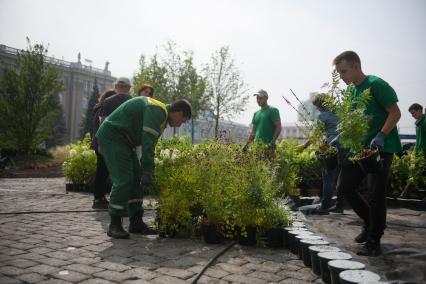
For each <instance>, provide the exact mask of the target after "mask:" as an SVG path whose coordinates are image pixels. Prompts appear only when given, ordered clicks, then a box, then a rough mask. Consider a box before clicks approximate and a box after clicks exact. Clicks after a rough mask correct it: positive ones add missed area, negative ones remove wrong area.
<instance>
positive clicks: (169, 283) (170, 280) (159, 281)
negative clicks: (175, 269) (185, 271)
mask: <svg viewBox="0 0 426 284" xmlns="http://www.w3.org/2000/svg"><path fill="white" fill-rule="evenodd" d="M151 283H155V284H187V283H188V282H186V281H184V280H182V279H179V278H176V277H172V276H160V277H158V278H154V279H152V280H151Z"/></svg>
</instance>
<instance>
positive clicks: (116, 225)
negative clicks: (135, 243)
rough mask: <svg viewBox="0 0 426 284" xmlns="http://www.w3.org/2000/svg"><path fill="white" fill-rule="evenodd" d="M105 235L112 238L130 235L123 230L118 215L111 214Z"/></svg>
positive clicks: (122, 237) (126, 237) (124, 237)
mask: <svg viewBox="0 0 426 284" xmlns="http://www.w3.org/2000/svg"><path fill="white" fill-rule="evenodd" d="M107 235H108V236H109V237H111V238H114V239H128V238H129V237H130V235H129V233H128V232H126V230H124V228H123V225H122V221H121V217H119V216H111V223H110V224H109V228H108V232H107Z"/></svg>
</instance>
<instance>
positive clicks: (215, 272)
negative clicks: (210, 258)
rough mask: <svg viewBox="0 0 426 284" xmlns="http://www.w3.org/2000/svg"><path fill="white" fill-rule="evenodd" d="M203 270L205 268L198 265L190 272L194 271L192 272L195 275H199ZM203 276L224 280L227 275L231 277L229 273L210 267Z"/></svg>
mask: <svg viewBox="0 0 426 284" xmlns="http://www.w3.org/2000/svg"><path fill="white" fill-rule="evenodd" d="M203 268H204V266H202V265H196V266H193V267H191V268H189V271H192V272H195V273H197V274H198V273H199V272H200V271H201V270H202V269H203ZM203 275H207V276H210V277H214V278H222V277H225V276H226V275H229V272H227V271H225V270H222V269H217V268H214V267H209V268H207V270H206V271H204V274H203Z"/></svg>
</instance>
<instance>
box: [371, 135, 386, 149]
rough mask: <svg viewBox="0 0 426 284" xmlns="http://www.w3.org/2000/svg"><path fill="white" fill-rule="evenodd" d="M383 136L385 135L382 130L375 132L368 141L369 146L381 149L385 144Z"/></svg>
mask: <svg viewBox="0 0 426 284" xmlns="http://www.w3.org/2000/svg"><path fill="white" fill-rule="evenodd" d="M385 137H386V135H385V134H384V133H383V132H382V131H380V132H379V133H377V135H376V137H374V138H373V140H371V142H370V148H377V149H379V151H381V150H382V149H383V147H384V146H385Z"/></svg>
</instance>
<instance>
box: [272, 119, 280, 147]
mask: <svg viewBox="0 0 426 284" xmlns="http://www.w3.org/2000/svg"><path fill="white" fill-rule="evenodd" d="M274 126H275V131H274V136H273V137H272V141H271V142H272V143H275V142H276V141H277V139H278V137H280V133H281V120H277V121H275V122H274Z"/></svg>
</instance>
